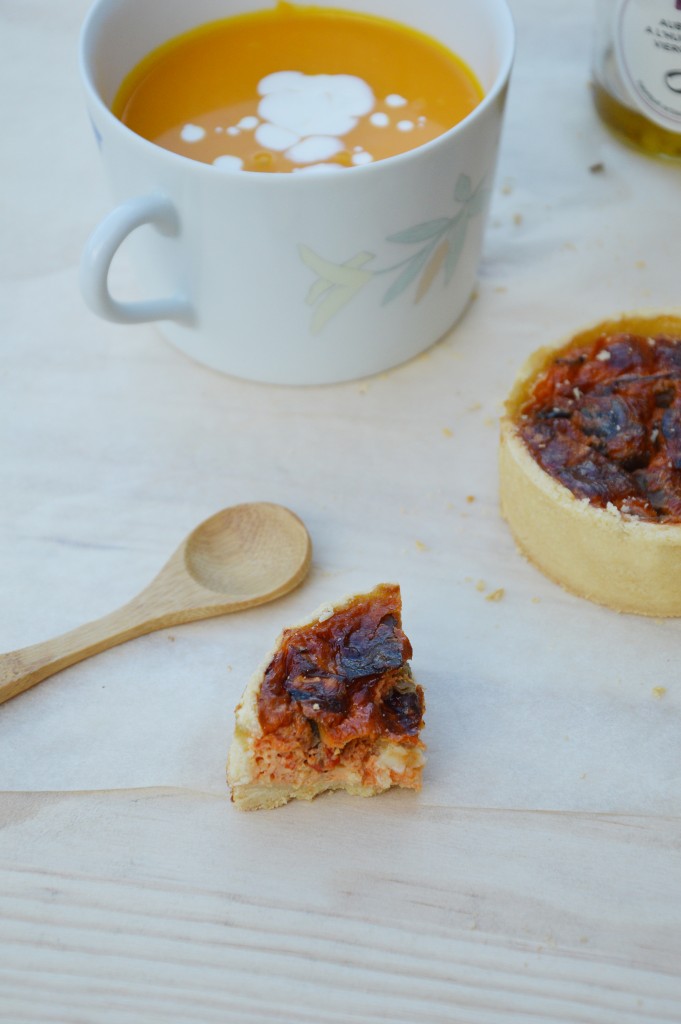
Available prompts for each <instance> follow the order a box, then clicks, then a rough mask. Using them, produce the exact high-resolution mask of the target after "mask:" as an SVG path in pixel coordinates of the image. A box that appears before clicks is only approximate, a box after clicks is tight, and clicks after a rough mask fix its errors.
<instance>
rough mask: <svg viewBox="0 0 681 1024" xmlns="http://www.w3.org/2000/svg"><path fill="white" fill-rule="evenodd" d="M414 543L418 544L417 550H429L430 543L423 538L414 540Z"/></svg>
mask: <svg viewBox="0 0 681 1024" xmlns="http://www.w3.org/2000/svg"><path fill="white" fill-rule="evenodd" d="M414 544H415V546H416V550H417V551H427V550H428V545H427V544H424V543H423V541H422V540H416V541H414Z"/></svg>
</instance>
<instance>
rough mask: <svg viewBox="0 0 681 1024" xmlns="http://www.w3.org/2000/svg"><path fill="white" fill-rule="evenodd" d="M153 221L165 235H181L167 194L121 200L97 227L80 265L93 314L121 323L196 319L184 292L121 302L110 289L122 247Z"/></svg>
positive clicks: (83, 290) (82, 279) (86, 297)
mask: <svg viewBox="0 0 681 1024" xmlns="http://www.w3.org/2000/svg"><path fill="white" fill-rule="evenodd" d="M143 224H153V225H154V227H155V228H156V229H157V230H158V231H160V233H161V234H162V235H168V236H172V235H177V234H178V232H179V230H180V222H179V218H178V215H177V210H176V209H175V207H174V206H173V204H172V203H171V201H170V200H169V199H168V198H167V197H166V196H163V195H158V194H156V195H148V196H138V197H137V198H134V199H128V200H127V201H126V202H124V203H121V205H120V206H117V207H116V209H115V210H112V211H111V213H110V214H108V216H106V217H105V218H104V220H103V221H102V222H101V223H100V224H99V225H98V226H97V227H96V228H95V230H94V231H93V232H92V234H91V235H90V237H89V239H88V241H87V242H86V245H85V249H84V251H83V257H82V260H81V264H80V288H81V291H82V293H83V298H84V299H85V301H86V303H87V304H88V306H89V307H90V309H91V310H92V312H93V313H97V314H98V315H99V316H101V317H103V318H104V320H112V321H113V322H114V323H117V324H143V323H149V322H150V321H152V320H182V321H189V320H191V319H192V314H193V310H192V307H191V304H190V302H189V301H188V299H186V298H185V297H184V296H183V295H174V296H169V297H168V298H166V299H147V300H145V301H143V302H119V301H118V300H117V299H114V298H113V296H112V295H111V292H110V291H109V268H110V266H111V261H112V260H113V258H114V256H115V254H116V252H117V251H118V249H119V247H120V246H121V245H122V243H123V242H124V241H125V239H126V238H127V237H128V235H129V234H130V233H131V232H133V231H134V230H135V229H136V228H139V227H141V226H142V225H143Z"/></svg>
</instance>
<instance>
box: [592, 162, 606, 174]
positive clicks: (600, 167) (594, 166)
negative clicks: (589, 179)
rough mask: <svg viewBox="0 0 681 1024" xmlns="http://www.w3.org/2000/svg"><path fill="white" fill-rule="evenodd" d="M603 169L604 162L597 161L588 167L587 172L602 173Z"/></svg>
mask: <svg viewBox="0 0 681 1024" xmlns="http://www.w3.org/2000/svg"><path fill="white" fill-rule="evenodd" d="M604 170H605V164H604V163H602V161H600V160H599V161H598V163H596V164H591V167H590V168H589V174H602V173H603V171H604Z"/></svg>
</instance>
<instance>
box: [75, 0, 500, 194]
mask: <svg viewBox="0 0 681 1024" xmlns="http://www.w3.org/2000/svg"><path fill="white" fill-rule="evenodd" d="M111 2H112V0H94V3H93V4H92V5H91V7H90V9H89V10H88V12H87V14H86V16H85V20H84V21H83V24H82V27H81V30H80V34H79V40H78V67H79V71H80V77H81V81H82V83H83V86H84V88H85V92H86V95H87V96H88V98H89V99H90V100H91V101H92V102H93V103H94V105H95V106H96V107H97V108H98V109H99V110H100V112H101V113H102V114H103V116H104V117H105V119H106V120H107V121H108V122H109V123H110V124H111V125H112V126H113V127H114V129H115V130H116V131H122V132H123V133H124V135H126V136H127V137H128V138H130V139H131V140H134V141H135V143H136V144H138V145H141V146H142V147H143V149H145V150H147V149H148V151H149V153H150V154H151V153H153V154H155V159H159V160H162V161H163V162H167V163H169V165H170V166H171V167H175V168H176V169H177V170H178V171H181V170H183V169H184V170H185V171H187V173H192V174H201V175H203V174H210V175H211V180H213V181H219V180H227V181H230V182H232V183H235V182H236V181H240V182H246V181H249V182H254V181H258V182H261V181H262V182H263V184H264V182H265V181H268V182H270V187H273V186H274V183H279V182H281V181H282V180H287V179H292V180H293V181H299V179H302V182H303V186H301V185H300V183H299V184H298V186H297V187H305V188H312V187H315V184H316V185H317V186H318V185H320V184H322V185H323V186H324V187H328V185H329V177H328V175H326V174H292V173H291V172H289V171H272V172H269V173H267V174H263V173H262V172H260V171H240V172H239V173H238V174H225V173H224V172H220V171H219V170H218V169H217V168H215V167H213V166H212V164H208V163H205V162H204V161H202V160H195V159H193V158H192V157H189V156H183V155H182V154H181V153H175V152H173V151H172V150H170V149H166V148H165V147H164V146H159V145H158V144H157V143H155V142H152V141H151V140H150V139H146V138H145V137H144V136H143V135H140V134H139V133H138V132H135V131H133V129H132V128H130V127H128V125H126V124H125V123H124V122H123V121H121V120H120V118H118V117H116V115H115V114H114V113H113V111H112V110H111V108H110V106H109V105H108V104H107V103H105V102H104V99H103V98H102V96H101V94H100V92H99V90H98V89H97V87H96V86H95V83H94V80H93V75H92V70H91V60H90V56H89V54H88V47H89V42H90V40H89V36H90V33H91V32H92V30H93V29H92V26H93V23H94V21H95V19H96V17H97V12H98V11H99V10H100V9H101V8H102V7H104V5H105V4H107V3H111ZM341 2H342V0H341ZM492 2H493V3H496V4H497V5H498V8H499V13H500V14H501V15H502V17H503V18H504V22H505V24H504V25H503V26H502V27H503V29H504V31H505V38H503V39H502V45H503V55H502V60H501V62H500V65H499V68H498V70H497V73H496V75H495V78H494V82H493V83H492V86H491V87H490V89H489V90H488V91H487V92H486V93H485V95H484V96H483V98H482V100H481V101H480V102H479V103H478V104H477V105H476V106H475V107H474V108H473V110H471V112H470V113H469V114H467V115H466V116H465V117H464V118H463V119H462V120H461V121H458V122H457V123H456V124H455V125H452V127H451V128H448V129H447V131H445V132H442V134H441V135H438V136H436V137H435V138H434V139H430V140H429V141H428V142H423V143H421V144H420V145H419V146H415V147H414V148H413V149H410V150H407V151H406V152H403V153H395V154H394V155H393V156H389V157H384V158H382V159H381V160H376V161H374V162H373V163H370V164H364V165H361V166H358V167H352V168H348V170H351V171H352V172H353V173H352V174H351V175H347V174H335V175H333V176H332V177H333V181H334V183H335V182H338V183H340V181H341V180H344V179H347V178H348V177H350V179H351V180H354V181H356V180H357V178H358V176H359V174H361V173H363V174H365V175H366V174H372V173H373V174H375V173H377V170H378V171H380V168H381V167H382V165H387V166H388V167H395V166H396V165H398V164H401V163H404V162H407V161H411V160H415V159H420V158H421V157H422V156H423V155H424V154H426V153H429V152H431V151H433V150H434V149H436V148H438V147H439V146H442V145H444V144H445V143H446V142H448V141H450V140H453V139H454V138H455V137H456V136H458V135H460V134H463V133H464V132H465V131H466V130H467V129H468V128H469V127H470V125H471V124H473V123H474V122H475V121H477V120H479V119H480V118H481V117H482V116H483V115H484V113H485V112H486V111H487V109H488V108H489V107H491V106H493V104H494V103H495V102H496V101H497V100H498V98H499V96H500V95H501V93H502V92H503V91H504V89H505V88H506V87H507V86H508V83H509V79H510V76H511V71H512V68H513V62H514V59H515V51H516V29H515V23H514V20H513V15H512V13H511V9H510V6H509V3H508V0H492ZM210 20H211V21H220V20H224V19H216V18H213V19H210ZM197 24H198V25H201V24H210V21H208V22H205V23H204V22H198V23H197ZM181 34H182V33H180V35H181ZM170 38H171V39H172V38H176V37H172V36H171V37H170ZM150 52H153V51H150ZM131 70H132V69H131ZM95 127H96V126H95ZM258 187H263V185H259V186H258ZM285 187H289V188H291V187H296V186H291V185H288V186H285Z"/></svg>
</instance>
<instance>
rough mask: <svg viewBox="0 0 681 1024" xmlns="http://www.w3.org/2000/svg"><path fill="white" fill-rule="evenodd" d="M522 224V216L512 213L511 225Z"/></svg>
mask: <svg viewBox="0 0 681 1024" xmlns="http://www.w3.org/2000/svg"><path fill="white" fill-rule="evenodd" d="M522 222H523V215H522V213H514V214H513V223H514V224H522Z"/></svg>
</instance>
